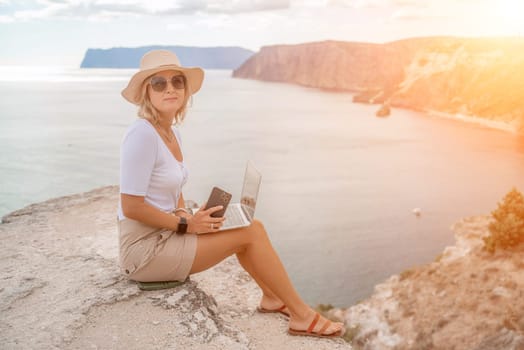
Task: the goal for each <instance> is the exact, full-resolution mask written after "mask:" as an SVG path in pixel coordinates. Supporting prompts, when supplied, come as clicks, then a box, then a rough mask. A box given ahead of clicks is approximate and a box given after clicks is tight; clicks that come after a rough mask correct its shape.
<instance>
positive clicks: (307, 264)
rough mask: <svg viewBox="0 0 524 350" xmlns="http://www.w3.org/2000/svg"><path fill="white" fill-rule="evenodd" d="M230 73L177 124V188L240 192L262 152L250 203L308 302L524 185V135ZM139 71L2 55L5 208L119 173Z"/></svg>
mask: <svg viewBox="0 0 524 350" xmlns="http://www.w3.org/2000/svg"><path fill="white" fill-rule="evenodd" d="M231 73H232V72H231V71H227V70H208V71H206V78H205V81H204V85H203V88H202V90H201V91H200V92H199V93H198V94H196V95H195V96H194V98H193V101H192V103H191V107H190V108H189V111H188V114H187V117H186V120H185V121H184V123H183V124H182V125H181V126H180V131H181V134H182V140H183V151H184V158H185V161H186V163H187V166H188V167H189V169H190V179H189V182H188V184H187V185H186V187H185V188H184V196H185V198H186V199H191V200H194V201H196V202H197V203H202V202H203V201H205V200H206V199H207V197H208V195H209V193H210V190H211V188H212V187H213V186H219V187H222V188H224V189H226V190H228V191H230V192H231V193H233V200H238V199H239V198H238V197H239V194H240V191H241V186H242V178H243V172H244V169H245V164H246V161H247V160H251V161H253V163H254V164H255V166H256V167H257V168H258V169H259V170H260V172H261V173H262V185H261V191H260V196H259V199H258V207H257V213H256V216H258V218H259V219H260V220H262V221H263V222H264V225H265V227H266V229H267V231H268V233H269V236H270V238H271V240H272V242H273V245H274V247H275V249H276V250H277V252H278V254H279V256H280V258H281V259H282V262H283V264H284V266H285V267H286V269H287V271H288V273H289V276H290V278H291V280H292V281H293V283H294V284H295V286H296V288H297V290H298V291H299V293H300V294H301V295H302V296H303V297H304V299H305V300H306V301H307V302H308V303H310V304H312V305H317V304H320V303H322V304H332V305H334V306H338V307H345V306H349V305H352V304H354V303H356V302H358V301H360V300H363V299H365V298H366V297H368V296H369V295H370V294H371V293H372V292H373V288H374V286H375V285H376V284H377V283H380V282H382V281H384V280H385V279H386V278H387V277H389V276H390V275H392V274H397V273H400V272H402V271H403V270H405V269H409V268H411V267H413V266H417V265H421V264H425V263H428V262H431V261H433V260H434V259H435V257H436V256H437V255H438V254H439V253H441V252H442V250H443V249H444V248H445V247H446V246H449V245H452V244H453V243H454V237H453V232H452V231H451V229H450V227H451V225H452V224H453V223H455V222H457V221H459V220H461V218H464V217H468V216H474V215H488V214H489V213H490V212H491V211H492V210H494V209H495V208H496V207H497V203H498V202H499V201H500V200H501V199H502V198H503V196H504V195H505V194H506V193H507V192H508V191H509V190H510V189H511V188H512V187H516V188H517V189H519V190H520V191H521V192H523V191H524V137H523V136H519V135H517V134H514V133H510V132H507V131H502V130H497V129H493V128H488V127H486V126H484V125H481V124H476V123H466V122H463V121H458V120H453V119H446V118H439V117H436V116H431V115H427V114H424V113H419V112H414V111H409V110H402V109H396V108H393V110H392V113H391V115H390V116H389V117H387V118H378V117H375V112H376V110H377V108H378V106H373V105H364V104H355V103H352V94H351V93H347V92H327V91H321V90H318V89H314V88H307V87H302V86H296V85H291V84H284V83H273V82H262V81H255V80H245V79H236V78H232V76H231ZM132 74H133V70H125V69H124V70H114V69H78V68H62V67H0V149H1V152H0V186H1V187H0V216H3V215H6V214H8V213H9V212H11V211H14V210H16V209H20V208H22V207H24V206H26V205H29V204H31V203H36V202H39V201H44V200H47V199H49V198H54V197H58V196H64V195H70V194H75V193H79V192H84V191H89V190H92V189H94V188H98V187H101V186H107V185H116V184H118V179H119V146H120V143H121V140H122V136H123V134H124V133H125V131H126V128H127V127H128V125H130V124H131V123H133V121H134V120H135V119H136V118H137V117H136V108H135V106H133V105H131V104H129V103H128V102H126V101H125V100H124V99H123V98H122V97H121V96H120V91H121V90H122V89H123V88H124V87H125V86H126V83H127V81H128V79H129V77H130V76H131V75H132ZM414 210H415V211H420V215H415V214H414ZM116 239H117V238H116V237H115V244H117V240H116Z"/></svg>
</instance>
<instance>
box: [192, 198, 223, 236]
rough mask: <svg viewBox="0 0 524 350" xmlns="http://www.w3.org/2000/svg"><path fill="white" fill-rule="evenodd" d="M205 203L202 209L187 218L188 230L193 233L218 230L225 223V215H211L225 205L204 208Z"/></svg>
mask: <svg viewBox="0 0 524 350" xmlns="http://www.w3.org/2000/svg"><path fill="white" fill-rule="evenodd" d="M205 207H206V203H204V204H203V205H202V206H201V207H200V209H199V210H198V211H197V212H196V213H195V214H194V215H193V216H192V217H191V218H190V219H188V220H187V232H191V233H208V232H217V231H218V230H219V229H220V227H222V224H223V223H224V220H225V219H226V218H225V217H219V218H214V217H212V216H211V214H213V213H214V212H216V211H219V210H222V208H223V206H221V205H218V206H216V207H211V208H209V209H204V208H205Z"/></svg>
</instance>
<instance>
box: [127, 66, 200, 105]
mask: <svg viewBox="0 0 524 350" xmlns="http://www.w3.org/2000/svg"><path fill="white" fill-rule="evenodd" d="M165 70H176V71H179V72H182V73H183V74H184V75H185V77H186V79H187V82H188V85H189V92H190V93H191V95H193V94H195V93H196V92H197V91H198V90H200V88H201V87H202V82H203V81H204V71H203V70H202V69H201V68H199V67H180V66H177V65H165V66H159V67H156V68H152V69H145V70H142V71H139V72H138V73H136V74H135V75H133V76H132V77H131V79H130V80H129V84H127V87H126V88H125V89H124V90H122V96H123V97H124V98H125V99H126V100H128V101H129V102H131V103H133V104H135V105H138V104H140V99H141V95H142V84H143V83H144V80H146V78H148V77H150V76H151V75H153V74H155V73H158V72H162V71H165Z"/></svg>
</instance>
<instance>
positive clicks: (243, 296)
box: [0, 186, 351, 350]
mask: <svg viewBox="0 0 524 350" xmlns="http://www.w3.org/2000/svg"><path fill="white" fill-rule="evenodd" d="M117 200H118V189H117V187H115V186H114V187H105V188H101V189H97V190H94V191H91V192H87V193H82V194H78V195H73V196H68V197H62V198H56V199H52V200H49V201H46V202H43V203H38V204H34V205H31V206H28V207H26V208H24V209H22V210H18V211H16V212H13V213H12V214H10V215H7V216H5V217H4V218H3V223H2V224H1V225H0V280H1V281H2V284H1V285H0V339H1V346H0V348H2V349H6V350H7V349H46V350H47V349H111V350H115V349H126V350H127V349H197V350H199V349H200V350H202V349H209V350H210V349H268V350H269V349H271V350H273V349H289V350H295V349H311V350H313V349H314V350H317V349H320V350H327V349H338V350H342V349H351V346H350V345H349V344H348V343H346V342H344V341H343V340H342V339H337V340H332V339H330V340H326V339H312V338H306V337H292V336H289V335H287V333H286V330H287V322H286V321H285V320H284V319H283V318H281V317H278V316H276V315H274V314H272V315H270V314H260V313H257V312H255V307H256V306H257V305H258V302H259V300H260V297H261V294H260V292H259V290H258V288H257V287H256V285H255V283H254V282H253V281H252V280H251V278H250V277H249V276H248V275H247V274H246V273H245V272H244V271H243V270H242V269H241V268H240V267H239V264H238V262H237V261H236V259H234V258H233V259H228V260H226V261H224V262H222V263H221V264H219V265H217V266H215V267H213V268H212V269H210V270H208V271H206V272H203V273H200V274H196V275H194V276H192V277H191V281H190V282H188V283H185V284H184V285H182V286H179V287H176V288H173V289H166V290H160V291H149V292H144V291H140V290H139V289H138V287H137V286H136V284H135V283H134V282H131V281H128V280H127V279H126V278H124V277H123V276H122V275H121V274H120V272H119V269H118V266H117V264H118V258H117V257H118V233H117V227H116V206H117Z"/></svg>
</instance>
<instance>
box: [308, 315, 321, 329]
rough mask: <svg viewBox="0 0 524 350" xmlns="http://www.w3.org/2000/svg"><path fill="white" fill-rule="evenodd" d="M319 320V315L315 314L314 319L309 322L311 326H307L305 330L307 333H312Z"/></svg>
mask: <svg viewBox="0 0 524 350" xmlns="http://www.w3.org/2000/svg"><path fill="white" fill-rule="evenodd" d="M319 319H320V314H319V313H318V312H317V314H316V315H315V318H314V319H313V321H311V324H310V325H309V328H308V329H307V332H308V333H311V332H312V331H313V329H314V328H315V326H316V325H317V322H318V320H319Z"/></svg>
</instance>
